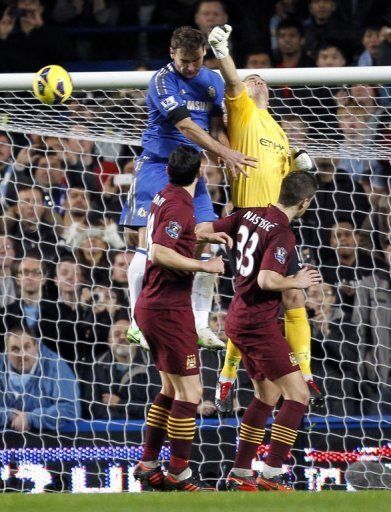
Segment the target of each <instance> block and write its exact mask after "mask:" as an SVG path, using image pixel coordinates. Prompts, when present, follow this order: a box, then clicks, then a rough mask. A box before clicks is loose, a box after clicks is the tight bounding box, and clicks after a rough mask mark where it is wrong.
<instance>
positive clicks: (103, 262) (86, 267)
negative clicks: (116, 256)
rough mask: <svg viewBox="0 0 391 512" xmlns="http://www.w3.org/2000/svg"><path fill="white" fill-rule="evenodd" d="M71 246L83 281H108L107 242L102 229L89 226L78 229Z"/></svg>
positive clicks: (100, 282) (97, 282)
mask: <svg viewBox="0 0 391 512" xmlns="http://www.w3.org/2000/svg"><path fill="white" fill-rule="evenodd" d="M72 247H73V248H74V249H75V254H76V257H77V260H78V262H79V264H80V266H81V269H82V272H83V277H84V279H83V281H84V282H85V283H88V284H90V285H95V284H105V285H106V284H107V283H109V262H108V259H107V251H108V244H107V242H106V241H105V239H104V231H103V229H99V228H89V229H84V230H82V231H79V233H78V234H77V236H76V237H75V238H74V240H73V241H72Z"/></svg>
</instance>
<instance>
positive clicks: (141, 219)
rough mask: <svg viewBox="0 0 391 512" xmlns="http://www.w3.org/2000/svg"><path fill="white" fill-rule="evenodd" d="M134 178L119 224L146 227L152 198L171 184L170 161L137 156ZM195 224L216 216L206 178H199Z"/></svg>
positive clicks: (196, 191) (195, 199) (211, 219)
mask: <svg viewBox="0 0 391 512" xmlns="http://www.w3.org/2000/svg"><path fill="white" fill-rule="evenodd" d="M135 164H136V165H135V169H136V173H135V178H134V181H133V184H132V187H131V188H130V190H129V195H128V199H127V201H126V204H125V206H124V208H123V210H122V213H121V218H120V220H119V224H120V226H127V227H129V228H133V227H134V228H136V227H145V226H146V225H147V217H148V213H149V209H150V207H151V203H152V199H153V198H154V197H155V195H156V194H157V193H158V192H160V191H161V190H162V189H163V188H164V187H165V186H166V185H167V184H168V176H167V171H166V168H167V162H165V161H163V160H161V161H158V162H157V161H154V160H153V159H152V158H151V157H150V156H146V155H141V156H139V157H138V158H136V160H135ZM194 215H195V220H196V224H199V223H200V222H213V221H214V220H216V219H217V215H216V214H215V213H214V210H213V206H212V201H211V199H210V197H209V194H208V191H207V188H206V184H205V181H204V178H200V179H199V180H198V183H197V186H196V189H195V196H194Z"/></svg>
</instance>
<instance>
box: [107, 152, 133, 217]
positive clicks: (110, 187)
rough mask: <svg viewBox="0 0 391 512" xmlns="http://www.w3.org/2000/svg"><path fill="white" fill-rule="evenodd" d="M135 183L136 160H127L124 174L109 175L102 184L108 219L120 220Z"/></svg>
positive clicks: (123, 170) (123, 168) (124, 165)
mask: <svg viewBox="0 0 391 512" xmlns="http://www.w3.org/2000/svg"><path fill="white" fill-rule="evenodd" d="M133 181H134V160H133V158H132V159H129V160H125V162H124V164H123V167H122V173H121V174H115V175H109V176H108V177H107V179H106V180H105V181H104V182H103V184H102V203H103V205H104V210H105V213H106V217H107V218H109V219H112V220H114V222H115V223H116V224H118V220H119V217H120V214H121V211H122V208H123V205H124V204H125V201H126V198H127V195H128V193H129V189H130V187H131V185H132V183H133Z"/></svg>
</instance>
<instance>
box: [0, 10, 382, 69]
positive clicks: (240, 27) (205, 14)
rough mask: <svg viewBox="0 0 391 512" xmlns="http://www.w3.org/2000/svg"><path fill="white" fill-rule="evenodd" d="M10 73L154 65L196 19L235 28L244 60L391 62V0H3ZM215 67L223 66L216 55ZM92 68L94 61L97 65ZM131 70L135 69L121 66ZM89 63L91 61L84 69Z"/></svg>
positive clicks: (0, 34)
mask: <svg viewBox="0 0 391 512" xmlns="http://www.w3.org/2000/svg"><path fill="white" fill-rule="evenodd" d="M0 6H1V9H2V15H1V18H0V49H1V53H2V59H1V61H0V70H1V71H2V72H27V71H36V70H37V69H39V68H40V67H42V66H44V65H46V64H47V62H49V61H51V62H57V63H58V64H65V63H66V64H67V68H68V69H71V70H72V66H71V65H70V63H71V62H79V63H80V62H81V63H83V61H84V62H85V65H87V64H86V62H91V61H100V62H102V61H106V62H107V63H108V64H107V65H108V66H111V68H110V69H116V63H115V61H117V69H118V65H119V63H120V62H127V63H126V64H125V66H127V68H128V69H132V68H135V67H136V68H139V69H146V68H151V69H152V68H153V67H158V66H156V65H154V63H156V62H157V61H160V63H164V61H165V60H166V52H165V48H167V47H168V44H169V39H170V34H171V31H172V29H173V28H174V27H178V26H181V25H193V26H195V27H197V28H199V29H200V30H201V31H202V32H203V33H204V34H205V35H207V34H208V32H209V30H210V28H211V27H213V26H214V25H223V24H224V23H230V24H231V25H233V26H234V28H235V31H234V33H235V39H234V42H233V45H232V46H233V48H232V51H233V54H234V56H235V58H236V60H237V63H238V65H239V67H247V68H268V67H282V68H284V67H288V68H291V67H311V66H314V65H316V66H346V65H352V64H354V65H358V66H372V65H389V64H390V59H391V36H390V25H391V8H390V5H389V2H387V0H371V1H367V2H356V1H354V0H349V1H346V0H272V1H270V0H245V1H244V2H241V3H240V6H239V4H238V2H235V1H234V0H227V1H223V0H221V1H220V0H203V1H199V0H168V1H167V0H164V1H163V0H135V1H133V2H121V1H118V0H45V1H43V0H2V1H1V2H0ZM206 65H207V66H210V67H216V61H215V58H214V56H213V54H212V52H208V55H207V59H206ZM91 69H92V68H91ZM121 69H125V68H121ZM78 70H83V64H81V66H78Z"/></svg>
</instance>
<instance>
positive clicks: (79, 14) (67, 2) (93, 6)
mask: <svg viewBox="0 0 391 512" xmlns="http://www.w3.org/2000/svg"><path fill="white" fill-rule="evenodd" d="M118 17H119V2H118V1H117V0H56V3H55V5H54V7H53V10H52V18H53V21H55V22H56V23H60V24H69V25H71V26H72V27H74V26H77V25H84V26H92V25H93V24H97V25H111V26H113V25H116V24H117V22H118Z"/></svg>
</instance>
